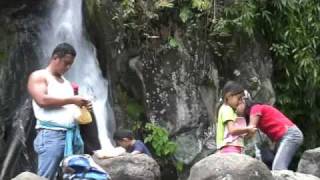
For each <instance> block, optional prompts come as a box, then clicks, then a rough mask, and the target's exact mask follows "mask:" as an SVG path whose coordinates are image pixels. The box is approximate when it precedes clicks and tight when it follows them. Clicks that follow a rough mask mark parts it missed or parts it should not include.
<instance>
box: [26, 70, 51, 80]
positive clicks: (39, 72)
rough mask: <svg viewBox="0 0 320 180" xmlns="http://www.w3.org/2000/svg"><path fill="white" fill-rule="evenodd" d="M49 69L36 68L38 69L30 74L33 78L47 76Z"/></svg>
mask: <svg viewBox="0 0 320 180" xmlns="http://www.w3.org/2000/svg"><path fill="white" fill-rule="evenodd" d="M47 74H48V73H47V71H46V70H45V69H39V70H36V71H33V72H32V73H31V74H30V77H32V78H36V79H38V78H46V76H47Z"/></svg>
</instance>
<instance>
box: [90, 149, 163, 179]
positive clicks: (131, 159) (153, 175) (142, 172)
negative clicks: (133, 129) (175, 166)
mask: <svg viewBox="0 0 320 180" xmlns="http://www.w3.org/2000/svg"><path fill="white" fill-rule="evenodd" d="M93 159H94V161H95V162H96V163H97V164H98V165H100V166H101V167H102V168H103V169H104V170H106V171H107V172H108V173H109V174H110V176H111V179H112V180H124V179H125V180H160V167H159V165H158V164H157V162H156V161H155V160H153V159H152V158H150V157H149V156H147V155H145V154H137V155H126V156H119V157H114V158H109V159H97V158H96V157H93Z"/></svg>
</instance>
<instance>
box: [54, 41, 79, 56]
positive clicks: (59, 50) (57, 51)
mask: <svg viewBox="0 0 320 180" xmlns="http://www.w3.org/2000/svg"><path fill="white" fill-rule="evenodd" d="M67 54H70V55H71V56H73V57H76V55H77V53H76V50H75V49H74V47H73V46H72V45H70V44H68V43H61V44H58V45H57V46H56V48H54V50H53V52H52V56H51V57H53V56H54V55H56V56H58V57H59V58H63V57H64V56H65V55H67Z"/></svg>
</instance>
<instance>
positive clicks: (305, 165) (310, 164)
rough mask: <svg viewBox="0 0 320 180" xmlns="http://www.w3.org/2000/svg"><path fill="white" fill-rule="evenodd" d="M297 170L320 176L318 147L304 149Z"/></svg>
mask: <svg viewBox="0 0 320 180" xmlns="http://www.w3.org/2000/svg"><path fill="white" fill-rule="evenodd" d="M297 171H298V172H301V173H305V174H312V175H315V176H317V177H320V148H315V149H310V150H307V151H305V152H304V153H303V155H302V157H301V160H300V162H299V165H298V169H297Z"/></svg>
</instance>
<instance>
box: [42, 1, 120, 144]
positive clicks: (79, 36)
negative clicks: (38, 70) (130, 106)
mask: <svg viewBox="0 0 320 180" xmlns="http://www.w3.org/2000/svg"><path fill="white" fill-rule="evenodd" d="M41 41H42V42H41V47H42V53H43V56H44V57H43V58H42V59H41V61H42V62H40V64H41V65H42V66H46V65H47V64H48V60H49V59H50V56H51V53H52V51H53V49H54V48H55V47H56V45H57V44H59V43H61V42H67V43H70V44H71V45H73V46H74V48H75V49H76V51H77V56H76V59H75V62H74V64H73V65H72V67H71V69H70V70H69V72H67V74H66V77H67V79H68V80H70V81H71V82H76V83H78V84H79V85H80V89H79V94H80V95H84V96H87V97H91V98H90V99H91V100H92V105H93V111H94V114H95V117H96V121H97V126H98V133H99V140H100V143H101V147H102V149H112V148H113V145H112V142H111V141H110V138H109V136H110V134H111V133H112V131H113V129H114V127H115V125H114V116H113V112H112V109H111V107H110V104H109V103H108V82H107V81H106V80H105V79H104V78H103V76H102V73H101V70H100V69H99V64H98V61H97V59H96V52H95V47H94V46H93V45H92V44H91V43H90V42H89V41H88V40H87V38H86V31H85V29H84V25H83V20H82V1H81V0H55V1H54V6H53V9H52V12H51V15H50V20H49V24H48V26H46V27H42V29H41Z"/></svg>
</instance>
